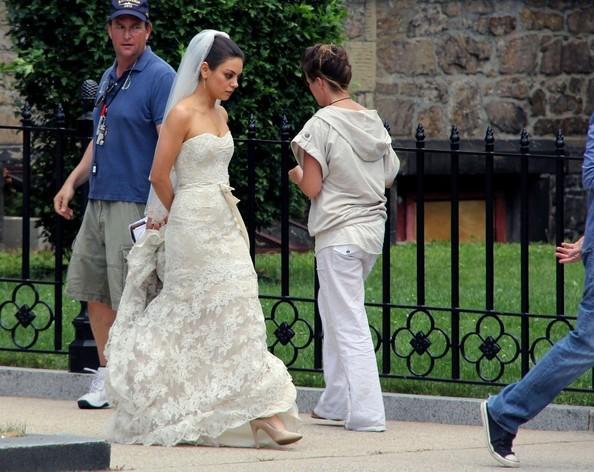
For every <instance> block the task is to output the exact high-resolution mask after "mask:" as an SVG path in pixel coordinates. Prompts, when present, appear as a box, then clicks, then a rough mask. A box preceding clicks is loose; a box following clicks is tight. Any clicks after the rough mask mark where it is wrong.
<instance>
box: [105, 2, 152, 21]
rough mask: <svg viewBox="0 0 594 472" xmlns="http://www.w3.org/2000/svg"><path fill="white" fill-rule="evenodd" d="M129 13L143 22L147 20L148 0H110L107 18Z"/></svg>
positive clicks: (111, 18)
mask: <svg viewBox="0 0 594 472" xmlns="http://www.w3.org/2000/svg"><path fill="white" fill-rule="evenodd" d="M122 15H130V16H134V17H135V18H138V19H140V20H142V21H144V22H147V21H149V6H148V0H111V7H110V9H109V19H110V20H113V19H114V18H117V17H118V16H122Z"/></svg>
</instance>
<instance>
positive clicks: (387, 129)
mask: <svg viewBox="0 0 594 472" xmlns="http://www.w3.org/2000/svg"><path fill="white" fill-rule="evenodd" d="M384 128H386V131H387V132H388V134H390V123H388V121H387V120H386V121H384Z"/></svg>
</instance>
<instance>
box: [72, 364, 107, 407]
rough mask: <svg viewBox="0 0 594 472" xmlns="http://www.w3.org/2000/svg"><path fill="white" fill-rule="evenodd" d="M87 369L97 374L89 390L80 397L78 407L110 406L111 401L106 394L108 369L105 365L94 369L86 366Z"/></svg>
mask: <svg viewBox="0 0 594 472" xmlns="http://www.w3.org/2000/svg"><path fill="white" fill-rule="evenodd" d="M85 370H86V371H89V372H93V373H94V374H95V375H94V377H93V381H92V382H91V388H90V389H89V392H88V393H85V394H84V395H83V396H82V397H80V398H79V399H78V407H79V408H80V409H82V410H91V409H98V408H109V402H108V401H107V396H106V395H105V375H106V373H107V369H106V368H105V367H99V368H98V369H97V370H94V369H89V368H87V367H85Z"/></svg>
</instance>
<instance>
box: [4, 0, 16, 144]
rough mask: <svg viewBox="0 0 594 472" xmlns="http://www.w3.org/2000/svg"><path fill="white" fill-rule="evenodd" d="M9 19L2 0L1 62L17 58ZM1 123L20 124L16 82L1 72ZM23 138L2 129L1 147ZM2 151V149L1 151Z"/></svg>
mask: <svg viewBox="0 0 594 472" xmlns="http://www.w3.org/2000/svg"><path fill="white" fill-rule="evenodd" d="M8 28H9V26H8V19H7V13H6V4H5V2H4V0H0V62H1V63H7V62H10V61H12V60H14V59H15V57H16V54H15V53H14V52H13V50H12V43H11V40H10V37H9V36H8ZM0 76H1V77H2V79H1V80H0V123H1V124H3V125H19V124H20V122H19V121H18V118H17V117H16V116H15V113H16V112H18V109H17V105H16V102H17V97H18V95H17V94H16V92H15V90H14V83H13V80H12V79H11V77H10V76H9V75H8V74H2V73H0ZM20 142H21V138H20V137H19V135H18V134H17V133H16V132H14V131H7V130H0V148H2V147H6V145H14V144H19V143H20ZM0 152H1V151H0Z"/></svg>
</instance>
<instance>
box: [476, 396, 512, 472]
mask: <svg viewBox="0 0 594 472" xmlns="http://www.w3.org/2000/svg"><path fill="white" fill-rule="evenodd" d="M481 419H482V420H483V428H484V429H485V434H486V436H487V448H488V449H489V453H490V454H491V457H493V459H495V460H496V461H497V462H499V463H500V464H501V465H503V466H505V467H520V461H519V460H518V458H517V457H516V455H515V454H514V451H512V445H513V441H514V438H515V437H516V435H515V434H512V433H509V432H507V431H506V430H504V429H503V428H502V427H501V426H499V425H498V424H497V423H495V421H493V419H492V418H491V415H490V414H489V410H488V408H487V401H483V402H481Z"/></svg>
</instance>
